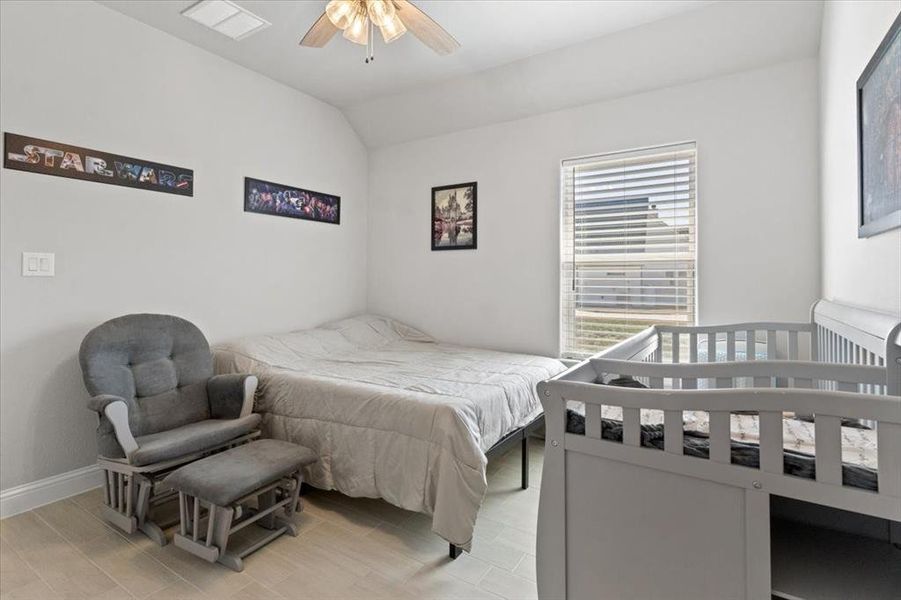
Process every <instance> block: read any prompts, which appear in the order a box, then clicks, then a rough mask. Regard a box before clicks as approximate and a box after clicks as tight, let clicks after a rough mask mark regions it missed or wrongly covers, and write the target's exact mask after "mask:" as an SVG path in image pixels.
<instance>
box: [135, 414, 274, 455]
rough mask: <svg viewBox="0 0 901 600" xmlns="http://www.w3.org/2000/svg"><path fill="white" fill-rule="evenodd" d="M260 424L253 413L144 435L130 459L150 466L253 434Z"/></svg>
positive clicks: (138, 439)
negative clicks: (237, 417)
mask: <svg viewBox="0 0 901 600" xmlns="http://www.w3.org/2000/svg"><path fill="white" fill-rule="evenodd" d="M259 424H260V415H258V414H251V415H247V416H246V417H241V418H240V419H225V420H220V419H208V420H205V421H199V422H197V423H189V424H188V425H183V426H181V427H176V428H175V429H170V430H168V431H161V432H158V433H152V434H150V435H144V436H141V437H138V438H135V441H136V442H137V443H138V449H137V450H136V451H135V453H134V454H132V456H131V464H133V465H136V466H142V465H149V464H153V463H156V462H160V461H163V460H169V459H172V458H178V457H180V456H184V455H185V454H190V453H192V452H198V451H201V450H205V449H207V448H210V447H212V446H215V445H216V444H221V443H224V442H227V441H228V440H230V439H233V438H235V437H238V436H240V435H243V434H245V433H250V432H251V431H253V430H254V429H256V428H257V427H258V426H259Z"/></svg>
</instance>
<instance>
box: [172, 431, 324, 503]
mask: <svg viewBox="0 0 901 600" xmlns="http://www.w3.org/2000/svg"><path fill="white" fill-rule="evenodd" d="M318 459H319V457H318V456H317V455H316V453H315V452H313V451H312V450H310V449H309V448H304V447H303V446H298V445H297V444H291V443H289V442H283V441H281V440H258V441H255V442H250V443H249V444H244V445H243V446H238V447H237V448H232V449H231V450H228V451H226V452H222V453H219V454H214V455H213V456H210V457H208V458H204V459H203V460H199V461H197V462H193V463H191V464H189V465H186V466H184V467H182V468H180V469H178V470H177V471H175V472H174V473H172V474H171V475H169V476H168V477H166V479H165V483H167V484H168V485H170V486H172V487H173V488H175V489H177V490H179V491H182V492H184V493H186V494H189V495H191V496H196V497H198V498H200V499H202V500H206V501H207V502H212V503H213V504H215V505H217V506H228V505H229V504H231V503H233V502H235V501H236V500H238V499H240V498H242V497H244V496H246V495H248V494H250V493H252V492H254V491H256V490H258V489H260V488H261V487H263V486H265V485H267V484H270V483H272V482H274V481H276V480H278V479H279V478H281V477H284V476H285V475H290V474H291V473H294V472H295V471H297V470H298V469H300V468H301V467H303V466H305V465H309V464H311V463H314V462H316V461H317V460H318Z"/></svg>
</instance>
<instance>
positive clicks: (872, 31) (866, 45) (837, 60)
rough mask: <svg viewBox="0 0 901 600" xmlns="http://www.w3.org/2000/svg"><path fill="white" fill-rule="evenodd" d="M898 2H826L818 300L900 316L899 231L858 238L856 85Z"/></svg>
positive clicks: (900, 251) (887, 26) (821, 80)
mask: <svg viewBox="0 0 901 600" xmlns="http://www.w3.org/2000/svg"><path fill="white" fill-rule="evenodd" d="M897 15H898V2H896V1H895V2H860V1H855V2H827V3H826V10H825V13H824V15H823V31H822V41H821V43H820V148H821V163H820V164H821V166H820V189H821V190H822V208H821V211H822V212H821V214H822V239H823V259H822V269H823V295H824V296H825V297H827V298H832V299H835V300H839V301H842V302H849V303H852V304H858V305H861V306H867V307H870V308H875V309H878V310H884V311H889V312H893V313H894V314H901V229H895V230H894V231H889V232H885V233H882V234H879V235H877V236H874V237H870V238H864V239H858V237H857V202H858V196H857V105H856V93H857V87H856V82H857V78H858V77H860V74H861V73H862V72H863V70H864V67H866V65H867V63H868V62H869V60H870V58H871V57H872V56H873V53H874V52H875V51H876V48H878V47H879V43H880V42H881V41H882V38H883V37H884V36H885V34H886V33H887V32H888V30H889V28H890V27H891V24H892V21H894V19H895V17H896V16H897Z"/></svg>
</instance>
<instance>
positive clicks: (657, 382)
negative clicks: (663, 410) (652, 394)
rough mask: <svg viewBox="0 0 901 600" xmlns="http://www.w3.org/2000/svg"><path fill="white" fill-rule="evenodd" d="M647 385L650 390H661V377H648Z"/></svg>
mask: <svg viewBox="0 0 901 600" xmlns="http://www.w3.org/2000/svg"><path fill="white" fill-rule="evenodd" d="M648 384H649V385H648V387H650V388H651V389H652V390H662V389H663V377H649V378H648Z"/></svg>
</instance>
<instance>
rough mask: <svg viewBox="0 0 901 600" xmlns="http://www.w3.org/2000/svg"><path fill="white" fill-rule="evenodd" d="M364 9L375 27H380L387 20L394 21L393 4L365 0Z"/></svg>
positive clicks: (380, 0)
mask: <svg viewBox="0 0 901 600" xmlns="http://www.w3.org/2000/svg"><path fill="white" fill-rule="evenodd" d="M366 9H367V12H368V13H369V20H370V21H372V24H373V25H375V26H376V27H381V26H382V25H384V24H385V22H386V21H388V20H389V19H394V18H396V17H395V13H396V12H397V11H395V10H394V3H392V2H389V1H388V0H367V1H366Z"/></svg>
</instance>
